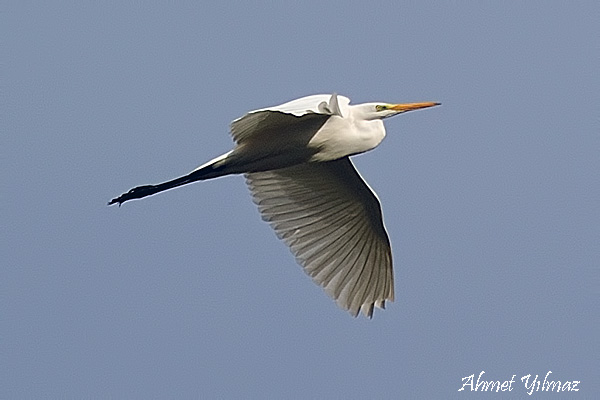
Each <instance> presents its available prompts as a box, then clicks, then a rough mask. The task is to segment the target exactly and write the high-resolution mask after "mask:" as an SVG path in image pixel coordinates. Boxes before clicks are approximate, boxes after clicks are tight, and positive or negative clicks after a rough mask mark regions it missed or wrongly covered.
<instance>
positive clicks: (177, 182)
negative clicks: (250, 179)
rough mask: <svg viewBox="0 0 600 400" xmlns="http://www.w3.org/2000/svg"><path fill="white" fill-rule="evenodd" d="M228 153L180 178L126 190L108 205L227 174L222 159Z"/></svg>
mask: <svg viewBox="0 0 600 400" xmlns="http://www.w3.org/2000/svg"><path fill="white" fill-rule="evenodd" d="M228 155H229V153H226V154H223V155H221V156H219V157H217V158H215V159H213V160H210V161H209V162H207V163H206V164H203V165H201V166H199V167H198V168H196V169H195V170H193V171H192V172H190V173H189V174H187V175H185V176H182V177H180V178H176V179H173V180H170V181H167V182H163V183H159V184H157V185H144V186H137V187H134V188H133V189H131V190H130V191H128V192H127V193H123V194H122V195H120V196H119V197H116V198H114V199H112V200H111V201H109V202H108V205H109V206H110V205H112V204H115V203H119V206H120V205H121V204H123V203H125V202H126V201H129V200H134V199H141V198H143V197H146V196H151V195H153V194H156V193H159V192H163V191H165V190H169V189H173V188H176V187H178V186H182V185H187V184H188V183H192V182H196V181H203V180H206V179H211V178H216V177H219V176H223V175H228V174H230V173H231V172H228V171H227V170H226V169H227V168H226V165H225V163H223V160H224V159H225V158H227V156H228Z"/></svg>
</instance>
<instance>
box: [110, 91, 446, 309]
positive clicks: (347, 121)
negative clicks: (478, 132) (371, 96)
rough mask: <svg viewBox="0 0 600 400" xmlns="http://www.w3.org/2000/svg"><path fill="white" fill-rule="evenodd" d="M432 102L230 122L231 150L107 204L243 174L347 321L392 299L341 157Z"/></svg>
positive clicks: (293, 107) (300, 108)
mask: <svg viewBox="0 0 600 400" xmlns="http://www.w3.org/2000/svg"><path fill="white" fill-rule="evenodd" d="M438 104H439V103H433V102H426V103H410V104H387V103H365V104H357V105H350V100H349V99H348V98H347V97H343V96H338V95H336V94H333V95H314V96H307V97H302V98H300V99H297V100H293V101H290V102H288V103H285V104H282V105H279V106H275V107H269V108H263V109H260V110H255V111H250V112H249V113H247V114H246V115H244V116H242V117H241V118H238V119H236V120H235V121H233V122H232V123H231V134H232V136H233V140H234V141H235V144H236V145H235V147H234V149H233V150H231V151H230V152H228V153H225V154H223V155H221V156H219V157H217V158H215V159H213V160H211V161H209V162H207V163H205V164H203V165H201V166H199V167H198V168H196V169H195V170H193V171H192V172H190V173H189V174H187V175H185V176H182V177H180V178H177V179H174V180H171V181H168V182H164V183H160V184H157V185H146V186H138V187H135V188H133V189H131V190H130V191H128V192H127V193H124V194H122V195H121V196H119V197H117V198H114V199H112V200H111V201H110V202H109V203H108V204H109V205H111V204H115V203H119V205H121V204H122V203H124V202H126V201H128V200H132V199H140V198H142V197H146V196H149V195H152V194H155V193H158V192H162V191H164V190H168V189H172V188H175V187H177V186H181V185H185V184H188V183H192V182H195V181H200V180H205V179H211V178H216V177H219V176H223V175H230V174H244V175H245V177H246V182H247V184H248V186H249V188H250V191H251V192H252V196H253V198H254V202H255V203H256V204H257V205H258V208H259V210H260V213H261V214H262V218H263V219H264V220H265V221H267V222H269V224H271V226H272V227H273V229H274V230H275V232H276V233H277V235H278V236H279V237H280V238H281V239H283V240H284V241H285V243H286V244H287V245H288V246H289V247H290V249H291V251H292V252H293V253H294V255H295V256H296V258H297V260H298V262H299V263H300V264H301V265H302V267H303V268H304V270H305V272H306V273H307V274H308V275H310V276H311V277H312V279H313V280H314V281H315V282H316V283H317V284H319V285H320V286H322V287H323V288H324V289H325V291H326V292H327V293H328V294H329V295H330V296H331V297H333V299H335V301H336V302H337V304H338V305H339V306H340V307H341V308H344V309H346V310H348V311H349V312H350V313H351V314H353V315H354V316H357V315H358V314H359V313H360V312H361V311H362V312H363V314H364V315H366V316H368V317H372V316H373V308H374V307H379V308H385V302H386V300H390V301H393V300H394V278H393V272H392V253H391V248H390V241H389V239H388V236H387V232H386V230H385V227H384V224H383V218H382V215H381V206H380V204H379V200H378V198H377V195H376V194H375V192H373V190H372V189H371V188H370V187H369V185H368V184H367V183H366V182H365V181H364V180H363V179H362V177H361V176H360V174H359V173H358V171H357V170H356V168H354V165H353V164H352V161H350V159H349V156H352V155H355V154H359V153H364V152H365V151H369V150H371V149H374V148H375V147H377V145H379V143H381V141H382V140H383V138H384V136H385V128H384V126H383V121H382V120H383V119H384V118H387V117H391V116H393V115H397V114H401V113H404V112H407V111H412V110H418V109H421V108H426V107H432V106H436V105H438Z"/></svg>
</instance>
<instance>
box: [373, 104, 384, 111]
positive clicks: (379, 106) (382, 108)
mask: <svg viewBox="0 0 600 400" xmlns="http://www.w3.org/2000/svg"><path fill="white" fill-rule="evenodd" d="M375 110H376V111H383V110H387V107H386V106H384V105H382V104H378V105H376V106H375Z"/></svg>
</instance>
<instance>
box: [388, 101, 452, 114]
mask: <svg viewBox="0 0 600 400" xmlns="http://www.w3.org/2000/svg"><path fill="white" fill-rule="evenodd" d="M440 104H441V103H436V102H432V101H426V102H424V103H406V104H392V105H390V106H389V107H388V108H389V109H390V110H395V111H399V112H405V111H413V110H419V109H421V108H427V107H434V106H439V105H440Z"/></svg>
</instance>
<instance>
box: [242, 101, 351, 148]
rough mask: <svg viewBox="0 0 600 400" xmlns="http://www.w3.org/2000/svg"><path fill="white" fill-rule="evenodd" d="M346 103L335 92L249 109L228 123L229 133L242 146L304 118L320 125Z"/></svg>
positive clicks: (337, 112)
mask: <svg viewBox="0 0 600 400" xmlns="http://www.w3.org/2000/svg"><path fill="white" fill-rule="evenodd" d="M349 103H350V99H348V98H347V97H344V96H338V95H337V94H333V95H328V94H317V95H314V96H307V97H302V98H300V99H297V100H293V101H290V102H288V103H284V104H281V105H279V106H274V107H268V108H263V109H260V110H255V111H250V112H249V113H247V114H246V115H244V116H242V117H240V118H238V119H236V120H235V121H233V122H232V123H231V135H232V136H233V140H234V141H235V142H236V143H237V144H239V145H243V144H245V143H247V142H250V141H257V140H264V139H269V137H268V136H269V135H272V134H274V133H280V132H281V131H284V132H287V131H289V130H290V128H289V127H290V126H292V127H293V126H295V125H296V124H298V123H299V122H300V121H302V122H304V120H310V121H312V122H314V123H315V124H316V125H318V126H319V127H320V126H321V125H323V124H324V123H325V121H326V120H327V119H328V118H329V117H330V116H332V115H342V112H341V109H340V105H342V106H344V107H345V106H347V105H348V104H349ZM317 129H318V128H317ZM292 133H293V132H292Z"/></svg>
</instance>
